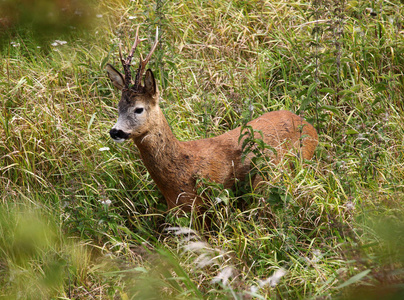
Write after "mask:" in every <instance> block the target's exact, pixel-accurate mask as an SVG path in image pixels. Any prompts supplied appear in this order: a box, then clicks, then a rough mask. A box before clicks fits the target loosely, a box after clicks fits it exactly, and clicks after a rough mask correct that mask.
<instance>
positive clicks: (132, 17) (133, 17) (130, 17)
mask: <svg viewBox="0 0 404 300" xmlns="http://www.w3.org/2000/svg"><path fill="white" fill-rule="evenodd" d="M128 19H129V20H133V19H136V17H135V16H129V18H128Z"/></svg>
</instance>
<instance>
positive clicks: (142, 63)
mask: <svg viewBox="0 0 404 300" xmlns="http://www.w3.org/2000/svg"><path fill="white" fill-rule="evenodd" d="M158 36H159V28H158V27H157V28H156V38H155V40H154V44H153V46H152V48H151V49H150V52H149V54H147V56H146V59H145V60H143V57H142V56H140V63H139V68H138V69H137V72H136V79H135V87H136V88H138V87H140V80H141V78H142V75H143V72H144V69H145V67H146V65H147V63H148V62H149V60H150V58H151V56H152V54H153V52H154V50H156V47H157V44H158V42H159V40H158Z"/></svg>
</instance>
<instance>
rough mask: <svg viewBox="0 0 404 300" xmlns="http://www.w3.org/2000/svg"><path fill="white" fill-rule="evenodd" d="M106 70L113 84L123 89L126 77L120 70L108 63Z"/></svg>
mask: <svg viewBox="0 0 404 300" xmlns="http://www.w3.org/2000/svg"><path fill="white" fill-rule="evenodd" d="M105 70H107V73H108V77H109V79H111V81H112V84H113V85H114V86H115V87H116V88H117V89H120V90H122V89H123V88H124V87H125V79H124V77H123V75H122V74H121V73H120V72H118V71H117V70H116V69H115V68H114V67H113V66H111V65H110V64H107V65H106V66H105Z"/></svg>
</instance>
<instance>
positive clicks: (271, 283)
mask: <svg viewBox="0 0 404 300" xmlns="http://www.w3.org/2000/svg"><path fill="white" fill-rule="evenodd" d="M285 274H286V270H285V269H283V268H280V269H278V270H276V271H275V273H274V274H273V275H272V276H271V277H268V278H267V279H265V280H260V282H259V283H258V284H259V286H260V287H264V286H266V285H269V286H271V287H275V286H276V285H277V284H278V282H279V280H280V279H281V278H282V277H283V276H284V275H285Z"/></svg>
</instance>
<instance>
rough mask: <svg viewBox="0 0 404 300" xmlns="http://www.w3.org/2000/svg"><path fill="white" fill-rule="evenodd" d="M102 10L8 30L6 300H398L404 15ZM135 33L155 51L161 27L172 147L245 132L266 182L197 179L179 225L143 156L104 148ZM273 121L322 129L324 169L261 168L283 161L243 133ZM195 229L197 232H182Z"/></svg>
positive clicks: (1, 137) (383, 8) (0, 280)
mask: <svg viewBox="0 0 404 300" xmlns="http://www.w3.org/2000/svg"><path fill="white" fill-rule="evenodd" d="M3 2H4V1H3ZM11 2H12V3H11ZM11 2H10V1H6V2H4V3H3V4H1V5H6V4H7V5H13V7H15V4H14V2H13V1H11ZM45 2H52V1H41V3H45ZM53 2H54V3H53ZM53 2H52V3H53V4H54V5H53V6H49V7H46V9H45V10H44V11H46V12H49V11H52V10H53V9H58V8H57V5H59V4H57V3H56V2H57V1H56V2H55V1H53ZM62 2H63V1H62ZM67 2H68V1H67ZM67 2H66V3H67ZM73 2H74V1H71V3H73ZM10 3H11V4H10ZM74 3H76V2H74ZM83 3H84V2H83ZM1 5H0V6H1ZM27 5H28V4H27ZM21 7H22V8H24V7H23V6H21ZM38 9H40V8H39V6H37V7H35V8H34V11H33V14H32V17H33V18H34V17H35V18H36V14H34V12H35V11H38ZM95 11H96V12H97V14H98V15H99V16H98V18H97V26H95V27H93V28H92V29H90V30H89V31H87V32H84V33H83V30H82V29H79V30H75V31H71V30H69V31H68V32H65V31H63V30H62V31H63V32H62V33H60V34H59V33H58V32H60V30H61V29H63V28H66V26H67V27H69V26H70V25H71V22H76V21H77V20H73V19H72V18H66V19H65V20H62V21H63V22H62V23H58V24H56V25H55V23H50V24H54V26H51V27H52V28H51V29H55V30H54V31H52V32H51V33H50V32H45V31H43V32H42V31H41V29H40V28H42V27H41V26H43V22H51V21H52V20H51V19H46V18H43V20H40V21H41V22H39V23H37V24H36V25H35V24H33V25H32V26H28V24H27V23H24V24H21V27H19V28H18V30H17V29H15V28H14V29H11V30H10V31H8V32H7V31H6V34H5V35H3V36H2V41H3V44H4V45H7V47H3V49H2V58H3V59H2V60H1V61H0V69H1V72H0V124H1V125H0V199H1V200H0V298H2V299H14V298H15V299H17V298H18V299H20V298H27V299H37V298H38V299H55V298H70V299H92V298H102V299H114V298H115V299H116V298H122V299H161V298H172V299H182V298H184V299H202V298H203V299H205V298H208V299H210V298H211V299H242V297H248V296H252V297H255V298H257V299H275V298H281V299H306V298H329V297H332V298H335V297H339V298H341V299H372V297H373V298H375V297H376V296H375V295H378V293H380V292H381V291H382V292H383V293H384V295H388V296H391V298H392V299H394V297H395V296H397V295H400V294H399V293H400V292H402V290H403V289H402V283H403V281H404V279H403V263H404V262H403V256H402V253H404V249H403V240H402V234H401V232H402V231H403V220H404V218H403V213H404V212H403V204H404V203H403V200H404V191H403V178H404V168H403V163H402V162H403V161H404V140H403V138H402V137H403V136H404V125H403V122H402V120H403V114H404V106H403V101H402V99H401V98H402V97H401V95H402V94H403V92H404V79H403V78H404V77H403V69H404V44H403V41H402V38H401V35H402V24H403V16H404V11H403V6H402V4H401V2H400V1H396V0H394V1H389V2H386V1H344V0H339V1H329V0H316V1H311V2H304V1H297V2H291V1H278V2H274V1H230V2H229V1H220V0H218V1H160V0H158V1H156V2H150V1H129V2H128V1H98V2H97V3H96V7H95ZM3 13H4V10H3V9H1V13H0V27H4V26H3V25H4V24H5V23H4V22H6V21H7V20H6V19H5V18H6V17H5V16H4V14H3ZM24 13H25V15H26V12H24ZM92 13H93V14H94V12H92ZM72 16H73V15H72ZM24 20H27V22H28V19H24ZM84 21H85V20H84V19H83V22H84ZM84 23H86V22H84ZM84 23H80V22H79V23H77V26H79V27H80V28H83V27H81V25H84ZM15 24H17V23H15ZM41 24H42V25H41ZM47 24H48V23H47ZM138 24H141V34H142V37H145V38H148V39H149V40H150V41H151V40H152V39H153V38H154V32H155V27H156V26H159V32H160V46H159V48H158V51H157V52H156V53H155V55H154V57H153V58H152V61H151V62H150V67H151V68H152V69H153V71H154V73H155V74H156V77H157V78H158V82H159V88H160V91H161V94H162V100H161V106H162V109H163V111H164V113H165V115H166V116H167V119H168V121H169V123H170V126H171V127H172V129H173V131H174V133H175V135H176V136H177V137H178V138H179V139H180V140H188V139H197V138H204V137H211V136H215V135H218V134H220V133H223V132H225V131H227V130H229V129H232V128H236V127H238V126H242V131H241V132H240V133H241V134H242V137H241V140H240V142H241V143H243V147H244V150H245V151H244V153H245V155H248V154H249V153H253V154H254V155H255V158H254V160H253V163H254V167H255V169H254V172H255V173H256V174H257V175H260V176H261V178H262V179H263V181H262V182H261V183H260V184H259V185H258V186H257V187H252V186H251V185H250V184H249V183H250V181H252V180H253V177H254V175H255V174H251V177H250V178H249V179H247V180H246V182H247V184H245V185H242V184H240V183H239V184H237V188H236V189H235V190H227V189H223V187H222V186H221V185H220V184H213V183H209V182H207V181H206V180H204V179H200V182H198V188H199V192H200V193H201V194H204V195H206V196H207V197H208V198H209V199H207V202H208V203H209V206H208V209H207V211H206V212H205V213H204V214H203V217H202V219H198V218H196V216H195V215H194V214H189V215H186V214H184V213H181V212H179V211H171V212H169V213H167V212H166V210H167V208H166V205H165V203H164V200H163V199H162V197H161V195H160V194H159V192H158V190H157V188H156V186H155V184H154V183H153V181H152V179H151V178H150V176H149V174H148V173H147V171H146V170H145V168H144V166H143V164H142V162H141V160H140V158H139V155H138V153H137V150H136V149H135V147H134V146H133V145H132V144H131V143H127V144H123V145H121V144H119V145H118V144H115V143H113V142H112V141H111V140H110V139H109V137H108V130H109V129H110V128H111V126H112V125H113V124H114V122H115V120H116V117H117V109H116V105H117V102H118V98H119V92H117V91H114V89H113V87H112V85H111V83H110V82H109V80H108V79H107V77H106V74H105V72H104V70H103V68H104V66H105V64H106V63H107V62H109V63H112V64H115V65H118V64H119V55H118V44H119V42H120V41H122V43H123V45H124V48H125V45H126V46H127V47H129V45H130V44H131V41H132V39H133V35H134V30H135V29H136V27H137V26H138ZM17 25H19V23H18V24H17ZM59 25H60V26H59ZM46 26H47V28H50V26H48V25H46ZM38 28H39V29H38ZM38 32H39V33H41V34H39V35H42V34H43V35H44V36H45V37H44V39H41V38H39V37H38ZM67 35H68V36H69V38H66V42H67V43H64V42H63V43H62V41H63V40H65V39H64V38H63V37H66V36H67ZM38 39H40V40H41V41H42V42H41V44H39V41H38ZM55 40H59V42H58V43H56V44H54V45H52V42H55ZM38 45H39V46H40V48H38ZM149 47H150V45H149V44H148V43H147V42H144V43H142V44H141V45H140V46H139V53H142V54H144V53H147V52H148V50H149ZM134 61H136V60H134ZM278 109H288V110H291V111H294V112H297V113H299V114H300V115H303V116H304V117H305V119H306V120H308V121H310V122H311V123H312V124H313V125H315V127H316V128H317V129H318V131H319V137H320V143H319V146H318V148H317V150H316V154H315V157H314V158H313V160H312V161H305V162H303V161H301V160H299V159H298V158H295V157H290V158H289V159H288V160H287V161H285V162H284V163H282V164H280V165H274V164H273V163H272V162H271V159H270V158H269V157H268V156H267V155H263V154H264V153H267V152H273V149H270V148H268V146H267V145H265V144H264V143H262V141H261V139H260V133H259V132H254V131H253V130H252V129H251V128H249V127H248V126H246V123H247V122H248V121H249V120H251V119H253V118H255V117H257V116H259V115H260V114H262V113H264V112H266V111H272V110H278ZM206 224H209V227H208V226H206ZM175 226H180V228H179V229H177V230H176V231H175V230H165V229H167V228H170V227H171V228H172V227H175ZM189 226H191V227H193V228H200V231H201V232H203V236H202V237H201V236H199V235H198V234H195V233H193V234H192V235H191V234H187V233H183V232H182V233H181V230H182V231H184V230H185V229H186V228H185V229H184V228H183V227H189ZM198 226H199V227H198ZM185 231H186V230H185ZM279 270H285V272H286V273H283V271H282V272H280V273H279V272H278V273H276V272H277V271H279ZM275 274H282V276H281V275H278V276H280V278H278V279H277V280H276V281H275V279H274V278H275V277H272V276H274V275H275ZM219 275H220V276H219ZM225 279H226V280H225ZM272 280H274V281H272ZM361 297H362V298H361Z"/></svg>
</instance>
